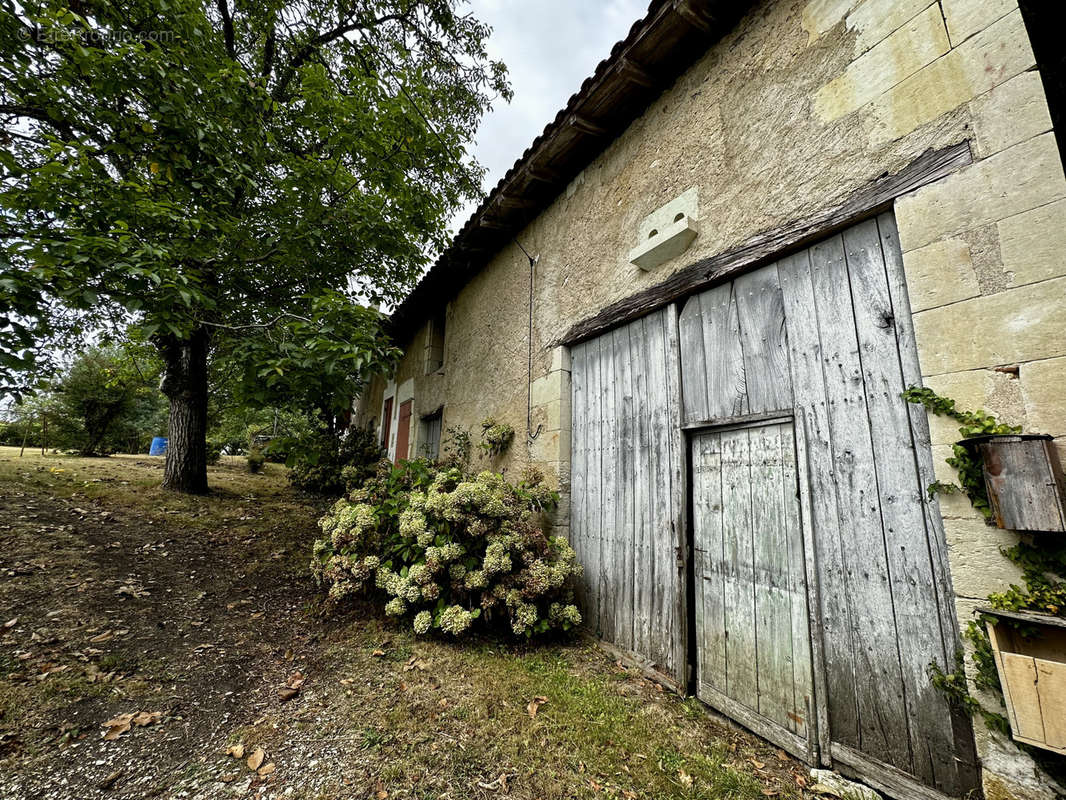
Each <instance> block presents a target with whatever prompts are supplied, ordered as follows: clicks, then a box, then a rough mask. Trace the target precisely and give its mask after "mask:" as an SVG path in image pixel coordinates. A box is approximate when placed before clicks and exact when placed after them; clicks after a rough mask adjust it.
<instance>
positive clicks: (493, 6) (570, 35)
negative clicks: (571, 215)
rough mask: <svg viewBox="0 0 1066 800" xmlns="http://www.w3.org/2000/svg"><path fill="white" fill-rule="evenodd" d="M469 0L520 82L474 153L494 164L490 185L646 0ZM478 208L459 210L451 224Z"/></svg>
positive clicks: (485, 127) (490, 119)
mask: <svg viewBox="0 0 1066 800" xmlns="http://www.w3.org/2000/svg"><path fill="white" fill-rule="evenodd" d="M469 8H470V9H471V10H472V12H473V14H474V16H476V17H477V18H478V19H480V20H482V21H484V22H487V23H488V24H489V25H491V26H492V36H491V37H490V39H489V45H488V49H489V56H490V57H491V58H493V59H496V60H501V61H503V62H504V63H505V64H507V69H508V74H509V76H510V80H511V88H512V89H513V90H514V98H513V99H512V100H511V102H510V103H509V104H508V103H505V102H504V101H503V100H498V101H497V103H496V106H495V108H494V109H493V110H492V111H491V112H490V113H489V114H488V115H487V116H486V117H485V119H484V121H483V122H482V124H481V128H480V129H479V130H478V134H477V142H476V145H475V148H474V153H475V154H476V156H477V159H478V160H479V161H480V162H481V163H482V164H483V165H484V166H485V167H486V168H487V169H488V174H487V175H486V176H485V182H484V184H483V188H484V189H485V191H486V192H487V191H490V190H491V189H492V187H494V186H495V185H496V182H497V181H499V179H500V178H502V177H503V175H504V173H506V172H507V170H508V169H510V168H511V166H512V165H513V164H514V162H515V160H516V159H517V158H518V157H519V156H521V155H522V153H523V152H524V151H525V149H526V148H527V147H529V145H530V143H531V142H532V141H533V139H534V138H535V137H537V136H538V135H539V134H540V132H541V131H542V130H543V129H544V126H545V125H546V124H548V122H549V121H550V120H552V119H554V118H555V114H556V112H558V111H559V110H560V109H561V108H562V107H563V106H565V105H566V101H567V100H568V99H569V98H570V95H572V94H573V93H574V92H576V91H577V90H578V88H580V86H581V82H582V81H583V80H585V78H587V77H589V76H590V75H591V74H592V73H593V71H594V70H595V69H596V65H597V64H599V63H600V61H602V60H603V59H604V58H606V57H607V55H608V54H609V53H610V52H611V47H612V46H613V45H614V43H615V42H617V41H619V40H620V39H624V38H625V36H626V34H627V33H628V32H629V27H630V26H631V25H632V24H633V23H634V22H636V21H637V20H638V19H640V18H641V17H643V16H644V14H645V12H646V11H647V9H648V0H470V5H469ZM473 208H474V207H473V206H471V207H470V208H467V209H465V210H464V211H462V212H460V214H459V215H458V218H457V219H455V220H453V222H452V227H453V229H456V230H457V229H458V228H460V227H462V225H463V223H464V222H466V219H467V217H468V216H469V215H470V213H471V212H472V211H473Z"/></svg>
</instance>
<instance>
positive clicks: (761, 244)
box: [552, 141, 973, 346]
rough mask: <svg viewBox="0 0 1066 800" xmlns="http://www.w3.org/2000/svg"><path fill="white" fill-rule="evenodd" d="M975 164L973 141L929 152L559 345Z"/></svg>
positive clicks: (680, 275) (599, 317)
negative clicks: (843, 200)
mask: <svg viewBox="0 0 1066 800" xmlns="http://www.w3.org/2000/svg"><path fill="white" fill-rule="evenodd" d="M971 163H973V154H972V153H971V151H970V143H969V141H963V142H959V143H958V144H953V145H949V146H947V147H944V148H941V149H940V150H927V151H926V152H925V153H923V154H922V155H920V156H918V158H916V159H915V160H914V161H912V162H911V163H910V164H908V165H907V166H905V167H904V168H903V169H901V170H900V171H899V172H897V173H895V174H893V175H884V176H882V177H880V178H876V179H874V180H872V181H870V183H868V184H867V185H866V186H864V187H863V188H861V189H858V190H856V191H855V192H854V193H853V194H852V195H851V196H850V197H849V198H848V199H847V201H846V202H844V204H843V205H840V206H837V207H836V208H834V209H830V210H829V211H823V212H820V213H818V214H815V215H813V216H810V217H806V218H804V219H800V220H797V221H796V222H793V223H791V224H789V225H786V226H784V227H782V228H777V229H775V230H771V231H765V232H763V233H760V234H758V235H756V236H753V237H752V238H751V239H749V240H748V241H747V242H745V243H744V244H742V245H740V246H738V247H734V248H732V249H730V250H726V251H724V252H722V253H718V254H717V255H713V256H710V257H709V258H705V259H703V260H701V261H697V262H695V263H693V264H689V265H688V266H687V267H684V268H683V269H681V270H678V271H677V272H675V273H674V274H673V275H671V276H670V277H669V278H667V279H666V280H664V281H662V282H661V283H658V284H656V285H655V286H651V287H649V288H647V289H644V290H642V291H639V292H637V293H636V294H633V295H630V296H629V297H626V298H623V299H622V300H619V301H617V302H615V303H612V304H611V305H609V306H607V307H606V308H605V309H603V310H602V311H600V312H599V313H598V314H594V315H593V316H591V317H589V318H587V319H584V320H582V321H581V322H578V323H577V324H575V325H573V326H571V328H570V330H568V331H567V332H566V333H565V334H564V335H563V336H562V338H560V339H558V340H557V341H555V342H553V343H552V344H553V346H555V345H562V344H564V345H574V344H577V343H578V342H583V341H585V340H587V339H591V338H593V337H594V336H598V335H599V334H601V333H603V332H605V331H608V330H610V329H612V328H615V327H617V326H618V325H622V324H624V323H626V322H631V321H633V320H635V319H638V318H640V317H643V316H644V315H645V314H650V313H651V312H652V311H656V310H658V309H660V308H663V307H664V306H666V305H668V304H670V303H673V302H675V301H678V300H681V299H684V298H686V297H688V296H689V295H691V294H694V293H696V292H698V291H701V290H703V289H706V288H708V287H710V286H714V285H716V284H719V283H722V282H724V281H726V280H730V279H732V278H733V277H735V276H737V275H740V274H742V273H744V272H749V271H751V270H753V269H756V268H757V267H760V266H762V265H763V264H767V263H769V262H770V261H772V260H775V259H778V258H781V257H782V256H784V255H786V254H787V253H790V252H795V251H796V250H800V249H802V248H804V247H808V246H810V245H812V244H814V243H815V242H817V241H819V240H821V239H824V238H825V237H826V236H828V235H830V234H831V233H833V232H834V231H839V230H841V229H842V228H845V227H847V226H848V225H853V224H855V223H856V222H858V221H859V220H861V219H866V218H867V217H869V216H871V215H873V214H876V213H880V212H881V211H885V210H887V209H889V208H891V207H892V203H893V201H894V200H895V199H896V198H897V197H899V196H901V195H904V194H907V193H908V192H912V191H914V190H915V189H917V188H919V187H921V186H925V185H926V184H929V183H932V182H933V181H936V180H940V179H941V178H943V177H945V176H946V175H950V174H951V173H952V172H954V171H955V170H957V169H960V168H961V167H964V166H966V165H967V164H971Z"/></svg>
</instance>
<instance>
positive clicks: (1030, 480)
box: [959, 434, 1066, 533]
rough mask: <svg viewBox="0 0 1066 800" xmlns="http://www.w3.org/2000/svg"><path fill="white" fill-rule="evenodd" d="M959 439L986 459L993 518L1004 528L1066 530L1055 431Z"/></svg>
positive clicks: (1065, 504) (1065, 497)
mask: <svg viewBox="0 0 1066 800" xmlns="http://www.w3.org/2000/svg"><path fill="white" fill-rule="evenodd" d="M959 444H960V445H963V446H964V447H966V448H967V449H969V450H970V451H971V452H972V453H974V454H975V457H976V458H977V459H978V460H979V461H980V462H981V465H982V468H983V470H984V477H985V489H986V490H987V492H988V500H989V503H990V504H991V506H992V515H993V519H994V520H995V522H996V524H997V525H998V526H999V527H1001V528H1008V529H1011V530H1016V531H1052V532H1058V533H1064V532H1066V491H1064V483H1063V479H1062V468H1061V466H1060V464H1059V459H1058V453H1057V452H1056V450H1055V445H1054V444H1053V443H1052V439H1051V437H1050V436H1047V435H1044V434H1005V435H990V436H975V437H973V438H971V439H964V440H963V441H961V442H959Z"/></svg>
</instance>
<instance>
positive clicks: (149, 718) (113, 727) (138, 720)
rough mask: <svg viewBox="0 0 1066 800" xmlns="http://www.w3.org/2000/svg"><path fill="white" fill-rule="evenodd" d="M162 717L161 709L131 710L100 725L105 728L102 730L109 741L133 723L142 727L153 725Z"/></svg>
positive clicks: (124, 731)
mask: <svg viewBox="0 0 1066 800" xmlns="http://www.w3.org/2000/svg"><path fill="white" fill-rule="evenodd" d="M162 718H163V712H161V711H133V712H128V713H126V714H119V715H118V716H117V717H115V718H113V719H109V720H108V721H107V722H105V723H103V724H102V725H101V727H103V728H107V730H106V731H105V732H104V738H105V739H106V740H107V741H109V742H113V741H114V740H115V739H117V738H118V737H119V736H121V735H122V734H124V733H126V731H128V730H129V729H130V728H131V727H133V726H134V725H136V726H137V727H139V728H143V727H145V726H147V725H154V724H155V723H157V722H159V721H160V720H161V719H162Z"/></svg>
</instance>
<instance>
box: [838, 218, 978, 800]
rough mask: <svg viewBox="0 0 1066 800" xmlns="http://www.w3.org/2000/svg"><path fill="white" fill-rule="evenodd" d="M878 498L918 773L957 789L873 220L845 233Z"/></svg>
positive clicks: (939, 645)
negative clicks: (934, 673) (934, 672)
mask: <svg viewBox="0 0 1066 800" xmlns="http://www.w3.org/2000/svg"><path fill="white" fill-rule="evenodd" d="M843 239H844V251H845V256H846V261H847V267H848V275H849V278H850V280H849V283H850V286H851V300H852V306H853V308H854V312H855V331H856V337H857V340H858V345H859V354H860V358H859V360H860V364H861V368H862V381H863V386H864V389H865V394H866V408H867V410H868V413H869V419H870V441H871V445H872V454H871V459H872V464H873V467H874V478H875V481H876V487H877V493H878V498H879V501H880V510H881V524H882V527H883V535H884V539H885V552H886V554H887V567H888V580H889V588H890V590H891V594H892V601H893V608H894V609H895V627H896V632H897V636H898V642H897V644H898V650H899V660H900V667H901V670H902V674H903V694H904V702H905V704H906V716H905V720H906V723H907V729H908V731H907V733H908V736H909V737H910V745H911V753H912V759H913V767H912V770H913V772H912V774H914V775H915V776H917V777H918V778H920V779H921V780H923V781H924V782H926V783H928V784H929V785H931V786H935V787H936V788H938V789H940V790H942V791H944V792H945V793H947V794H955V793H956V790H957V789H958V786H957V781H956V770H955V761H954V752H953V751H954V745H953V738H954V734H953V731H952V726H951V717H950V714H949V709H948V705H947V702H946V700H945V699H944V697H943V696H942V695H941V694H940V693H939V692H937V690H936V689H935V688H934V687H933V686H932V684H931V683H930V681H929V676H928V672H927V670H928V665H929V663H930V662H932V661H936V662H937V663H939V664H950V663H951V661H950V656H949V653H948V652H947V651H946V650H945V648H944V636H943V632H942V631H941V629H940V622H939V620H940V613H939V612H940V609H939V603H938V587H937V586H936V579H935V574H934V570H933V565H932V563H931V560H930V552H929V545H928V534H927V532H926V528H925V517H924V514H923V511H922V505H923V489H922V486H921V483H920V480H919V476H918V468H917V461H916V457H915V452H914V449H915V448H914V442H913V439H912V437H911V431H910V421H909V418H908V411H907V403H906V401H904V400H903V398H902V397H901V394H902V392H903V390H904V389H905V388H906V386H905V385H904V383H903V376H902V373H901V367H900V359H899V352H898V348H897V343H896V335H895V321H894V314H893V311H892V301H891V298H890V296H889V290H888V281H887V277H886V273H885V261H884V257H883V255H882V252H881V239H880V234H879V232H878V227H877V220H875V219H870V220H867V221H865V222H862V223H860V224H858V225H856V226H854V227H853V228H850V229H848V230H847V231H845V232H844V233H843Z"/></svg>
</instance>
